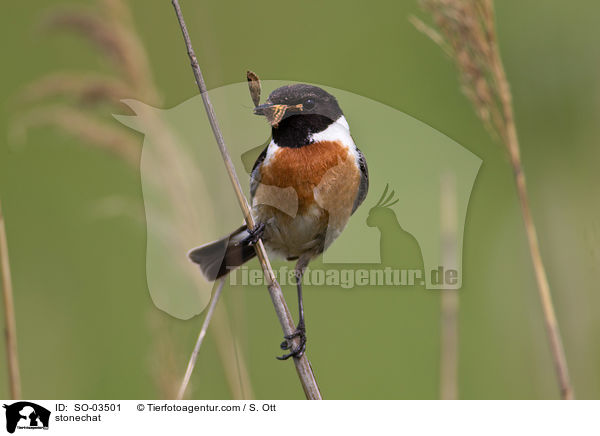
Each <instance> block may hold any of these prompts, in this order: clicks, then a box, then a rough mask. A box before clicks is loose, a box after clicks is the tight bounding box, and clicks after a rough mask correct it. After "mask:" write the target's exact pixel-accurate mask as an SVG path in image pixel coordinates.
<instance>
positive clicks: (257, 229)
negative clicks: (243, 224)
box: [238, 223, 265, 245]
mask: <svg viewBox="0 0 600 436" xmlns="http://www.w3.org/2000/svg"><path fill="white" fill-rule="evenodd" d="M247 232H248V236H246V237H245V238H244V239H242V240H241V241H240V242H239V243H238V244H239V245H255V244H256V243H257V242H258V240H259V239H260V238H262V235H263V233H264V232H265V223H257V224H256V225H255V226H254V228H253V229H252V230H250V229H248V230H247Z"/></svg>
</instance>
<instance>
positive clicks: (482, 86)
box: [411, 0, 574, 400]
mask: <svg viewBox="0 0 600 436" xmlns="http://www.w3.org/2000/svg"><path fill="white" fill-rule="evenodd" d="M420 4H421V6H422V7H423V8H424V9H425V10H427V11H428V12H430V13H431V15H432V17H433V21H434V23H435V24H436V26H437V27H438V28H439V30H440V31H441V34H439V33H437V32H435V31H434V30H432V29H430V28H429V27H428V26H427V25H425V24H424V23H423V22H421V21H420V20H418V19H416V18H413V19H412V20H411V21H412V22H413V24H415V26H416V27H417V29H419V30H421V31H422V32H424V33H425V34H426V35H428V36H429V37H430V38H431V39H432V40H433V41H434V42H436V43H437V44H438V45H440V47H441V48H442V49H443V50H444V51H445V52H446V53H447V54H449V55H450V56H451V57H452V58H453V59H454V62H455V64H456V66H457V68H458V70H459V72H460V74H461V81H462V84H463V91H464V92H465V94H466V95H467V97H468V98H469V99H470V100H471V102H472V103H473V106H474V108H475V110H476V112H477V115H478V116H479V118H480V119H481V120H482V121H483V123H484V125H485V127H486V128H488V130H490V131H491V133H493V134H494V136H495V135H497V137H499V138H500V139H501V140H502V142H503V144H504V146H505V147H506V150H507V153H508V157H509V159H510V165H511V167H512V171H513V175H514V178H515V184H516V188H517V195H518V198H519V206H520V209H521V214H522V216H523V222H524V225H525V233H526V236H527V244H528V247H529V252H530V255H531V260H532V263H533V269H534V272H535V279H536V284H537V290H538V295H539V297H540V301H541V305H542V312H543V316H544V323H545V327H546V333H547V335H548V340H549V342H550V350H551V353H552V359H553V362H554V367H555V370H556V376H557V379H558V384H559V388H560V395H561V398H562V399H565V400H567V399H573V398H574V391H573V386H572V385H571V381H570V377H569V369H568V367H567V359H566V355H565V350H564V346H563V342H562V338H561V335H560V330H559V327H558V322H557V319H556V313H555V311H554V305H553V303H552V295H551V293H550V286H549V285H548V277H547V275H546V270H545V268H544V263H543V261H542V256H541V252H540V247H539V243H538V238H537V231H536V227H535V223H534V221H533V216H532V215H531V210H530V205H529V199H528V196H527V185H526V182H525V173H524V172H523V166H522V163H521V156H520V146H519V139H518V136H517V129H516V126H515V121H514V112H513V106H512V95H511V92H510V86H509V84H508V80H507V79H506V73H505V71H504V66H503V64H502V57H501V56H500V50H499V48H498V41H497V36H496V28H495V24H494V21H495V16H494V4H493V2H492V0H420ZM442 35H443V37H442Z"/></svg>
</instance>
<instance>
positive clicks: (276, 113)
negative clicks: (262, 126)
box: [254, 102, 302, 127]
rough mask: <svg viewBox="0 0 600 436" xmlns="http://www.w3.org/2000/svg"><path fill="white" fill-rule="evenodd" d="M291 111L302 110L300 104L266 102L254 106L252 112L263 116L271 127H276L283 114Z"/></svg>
mask: <svg viewBox="0 0 600 436" xmlns="http://www.w3.org/2000/svg"><path fill="white" fill-rule="evenodd" d="M292 111H294V112H302V104H296V105H291V106H290V105H287V104H272V103H268V102H267V103H265V104H261V105H260V106H256V107H255V108H254V114H255V115H262V116H264V117H265V118H266V119H267V121H269V123H270V124H271V126H273V127H277V125H278V124H279V123H280V122H281V120H282V119H283V117H284V116H285V114H286V113H288V112H292Z"/></svg>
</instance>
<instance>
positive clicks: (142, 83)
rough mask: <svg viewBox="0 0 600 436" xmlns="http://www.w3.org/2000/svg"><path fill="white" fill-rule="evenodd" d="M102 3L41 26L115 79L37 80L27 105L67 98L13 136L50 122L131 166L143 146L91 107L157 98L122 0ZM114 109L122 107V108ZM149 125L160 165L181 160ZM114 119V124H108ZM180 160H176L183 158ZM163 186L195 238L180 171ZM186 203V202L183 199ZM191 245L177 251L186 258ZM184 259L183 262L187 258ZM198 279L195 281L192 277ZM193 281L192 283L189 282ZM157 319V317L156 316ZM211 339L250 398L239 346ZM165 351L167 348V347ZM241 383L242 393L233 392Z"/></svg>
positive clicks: (163, 383)
mask: <svg viewBox="0 0 600 436" xmlns="http://www.w3.org/2000/svg"><path fill="white" fill-rule="evenodd" d="M99 3H100V4H101V5H102V8H101V10H100V11H96V10H94V11H91V10H81V9H80V10H63V11H62V12H58V13H56V14H54V15H53V16H52V17H50V18H49V19H48V20H47V21H46V23H45V24H46V26H45V27H46V28H49V29H53V30H70V31H73V32H75V33H76V34H78V35H80V36H82V37H84V38H86V39H87V40H89V41H90V42H91V43H92V44H94V46H95V47H96V48H97V49H98V50H99V51H100V52H101V53H102V54H103V55H104V57H105V58H108V59H110V60H111V61H112V63H113V65H114V66H115V67H116V69H117V72H118V74H117V76H116V77H113V76H110V75H102V74H94V75H90V74H89V73H72V72H68V73H59V74H53V75H48V76H45V77H43V78H41V79H40V80H39V81H38V82H37V83H34V84H33V85H31V86H30V87H29V88H28V89H27V90H26V91H25V92H24V94H23V95H21V96H20V97H21V98H20V100H21V101H22V102H26V103H35V104H39V103H40V102H41V101H42V100H46V99H48V98H51V97H62V98H66V99H67V101H66V102H62V103H56V104H55V105H54V106H48V107H34V108H33V109H31V110H29V111H28V112H26V113H25V115H23V116H22V117H20V118H19V119H17V123H15V124H16V128H15V129H14V131H13V134H16V135H17V136H18V135H20V136H24V135H25V132H26V130H27V129H28V128H30V127H34V126H38V125H42V124H49V125H54V126H57V127H59V128H60V129H61V130H63V131H65V132H67V133H69V134H71V135H74V136H76V137H78V138H80V139H82V140H83V141H84V142H85V143H88V144H90V145H93V146H96V147H99V148H101V149H103V150H105V151H109V152H111V153H113V154H115V155H117V156H118V157H119V158H121V159H123V160H125V161H126V162H129V163H130V164H132V165H133V166H134V167H135V168H136V169H137V168H138V166H139V155H140V147H139V145H138V144H139V141H138V140H135V136H134V135H132V134H131V133H129V131H127V132H125V131H124V130H122V128H121V127H119V128H115V127H113V125H112V124H109V123H108V122H107V121H103V120H102V119H101V117H100V116H99V114H98V112H97V111H93V110H92V109H94V108H93V107H92V105H91V104H113V105H114V104H116V103H117V102H119V101H120V100H122V99H124V98H135V99H137V100H140V101H144V102H146V103H148V104H150V105H152V106H159V105H160V104H161V98H160V95H159V92H158V90H157V87H156V85H155V83H154V79H153V75H152V72H151V69H150V64H149V62H148V58H147V55H146V51H145V49H144V46H143V44H142V42H141V40H140V38H139V36H138V35H137V33H136V32H135V29H134V23H133V18H132V16H131V12H130V9H129V7H128V6H127V4H126V2H124V1H123V0H99ZM73 101H74V102H75V103H88V104H87V105H84V106H82V105H79V104H78V105H77V106H76V107H75V108H73V107H72V106H70V104H72V102H73ZM118 104H119V108H122V105H121V103H118ZM140 119H141V120H142V121H144V120H146V122H147V123H148V124H149V126H148V129H147V130H148V131H154V132H158V134H160V135H161V136H160V141H159V142H160V143H161V144H164V146H163V148H162V149H161V150H159V152H160V153H162V155H163V158H164V159H165V162H167V161H173V160H178V159H180V157H178V156H172V155H171V153H177V150H178V148H177V147H176V142H175V140H174V135H172V132H170V130H169V127H168V126H166V125H164V123H162V120H160V119H158V117H155V116H148V117H140ZM111 122H114V120H111ZM180 160H181V159H180ZM171 176H172V177H170V178H169V179H168V180H167V181H166V183H165V184H164V185H165V186H164V189H165V190H166V191H167V192H169V193H170V194H172V195H169V196H168V197H169V198H170V199H171V201H172V207H173V208H174V210H175V211H177V212H178V213H176V214H175V215H176V216H178V217H184V218H182V220H184V222H183V223H179V224H181V225H182V226H183V228H184V233H185V235H187V236H188V237H189V238H188V240H191V239H193V237H196V236H197V234H198V233H197V232H196V231H195V230H197V223H196V222H194V221H193V217H191V216H190V214H189V213H187V211H188V205H187V203H186V202H185V201H183V198H184V197H183V196H182V195H178V194H177V193H179V192H180V185H181V180H180V179H179V174H171ZM186 201H187V199H186ZM188 248H189V247H182V249H181V250H179V251H180V252H181V253H185V252H186V251H187V249H188ZM182 262H186V263H187V259H186V258H185V255H182ZM194 278H195V279H197V276H195V277H194ZM194 278H192V279H194ZM157 316H162V315H160V314H159V315H157ZM224 317H227V312H226V311H224V310H222V311H219V310H217V311H216V313H215V314H214V316H213V322H214V323H215V324H216V325H218V326H224V325H225V326H227V325H229V320H228V319H226V318H224ZM165 325H166V323H164V322H163V323H159V322H155V323H152V326H153V329H154V330H155V340H156V343H157V349H160V350H161V352H160V353H159V356H158V359H154V360H153V361H154V363H155V366H159V367H160V369H159V370H157V371H155V372H156V373H157V385H158V386H159V388H160V389H161V391H162V393H163V397H164V398H173V397H174V395H175V393H176V390H177V386H176V385H175V386H170V387H169V386H167V385H168V384H169V383H176V384H178V382H179V380H174V378H173V377H172V373H173V371H172V362H171V360H172V354H173V353H174V350H173V343H174V342H175V341H174V340H173V338H170V337H166V336H168V335H169V333H168V332H167V331H166V329H165V328H164V326H165ZM211 334H212V335H213V336H214V338H215V342H216V344H217V350H218V353H219V358H220V360H221V361H222V362H223V367H224V372H225V376H226V379H227V384H228V386H229V387H230V389H231V393H232V397H233V398H234V399H245V398H247V395H252V388H251V382H250V379H249V375H248V370H247V368H246V366H245V359H244V358H243V356H242V355H237V356H236V357H237V360H236V359H234V360H233V362H234V363H235V362H237V364H236V365H234V364H232V363H231V362H232V361H231V354H232V353H231V352H229V351H228V350H234V349H237V348H236V347H237V342H236V340H235V337H234V336H233V334H232V332H231V331H229V330H227V331H221V330H220V329H216V328H215V329H213V330H211ZM169 347H170V348H169ZM240 385H241V386H243V387H244V389H238V388H233V387H234V386H240Z"/></svg>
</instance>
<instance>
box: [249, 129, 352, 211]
mask: <svg viewBox="0 0 600 436" xmlns="http://www.w3.org/2000/svg"><path fill="white" fill-rule="evenodd" d="M326 174H327V176H326V177H324V176H325V175H326ZM331 175H335V177H332V176H331ZM359 181H360V171H359V169H358V168H357V166H356V162H355V158H354V156H352V155H351V154H350V153H348V149H347V148H346V147H344V146H343V145H342V144H341V143H340V142H339V141H322V142H316V143H314V144H310V145H306V146H304V147H299V148H289V147H282V148H280V149H278V150H277V151H276V152H275V153H274V155H273V156H272V157H271V158H270V159H269V161H268V162H267V163H266V164H263V165H262V167H261V183H262V184H265V185H271V186H277V187H278V188H288V187H291V188H293V189H294V190H295V191H296V194H297V196H298V213H299V214H303V213H304V212H306V210H307V209H308V208H309V207H311V206H312V205H313V204H315V197H314V196H315V188H317V187H318V189H317V191H318V192H325V191H329V192H331V195H335V196H339V197H340V198H339V200H342V203H344V206H345V207H352V204H353V202H354V199H355V198H356V192H357V189H358V183H359ZM325 185H328V186H325ZM329 185H331V186H329ZM348 205H349V206H348Z"/></svg>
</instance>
